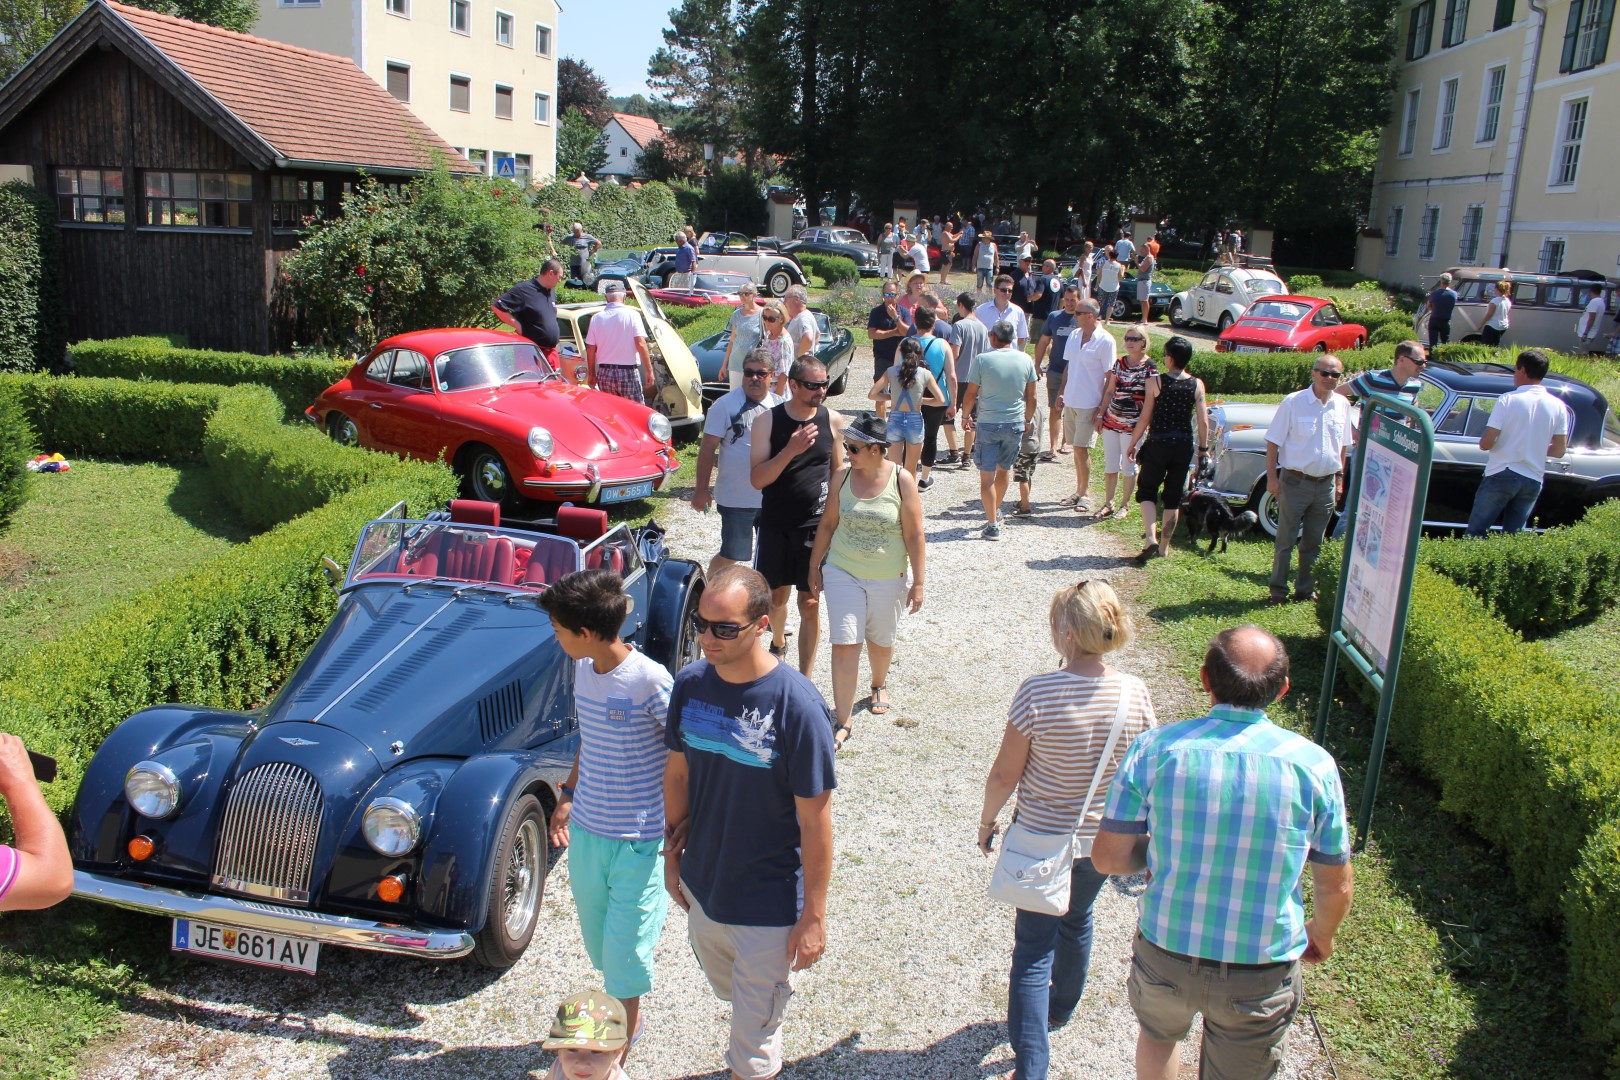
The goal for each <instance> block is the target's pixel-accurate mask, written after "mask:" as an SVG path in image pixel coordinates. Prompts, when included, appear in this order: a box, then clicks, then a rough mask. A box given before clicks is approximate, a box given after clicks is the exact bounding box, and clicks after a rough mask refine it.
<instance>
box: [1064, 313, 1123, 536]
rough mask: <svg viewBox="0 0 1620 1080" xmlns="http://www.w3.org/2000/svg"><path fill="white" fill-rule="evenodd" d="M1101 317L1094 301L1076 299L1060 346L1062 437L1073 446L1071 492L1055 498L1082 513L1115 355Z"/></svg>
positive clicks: (1111, 339)
mask: <svg viewBox="0 0 1620 1080" xmlns="http://www.w3.org/2000/svg"><path fill="white" fill-rule="evenodd" d="M1101 317H1102V307H1101V306H1100V305H1099V304H1098V303H1097V301H1095V300H1082V301H1080V303H1079V304H1078V305H1076V306H1075V315H1074V324H1075V328H1074V329H1073V330H1072V331H1070V333H1069V342H1068V344H1067V345H1065V346H1064V347H1063V356H1064V359H1065V360H1066V361H1067V368H1068V370H1067V371H1066V372H1064V376H1063V437H1064V439H1065V440H1067V442H1068V444H1069V445H1070V446H1071V447H1073V448H1074V494H1073V495H1068V496H1065V497H1064V498H1063V499H1061V500H1059V505H1060V506H1072V507H1074V508H1075V509H1076V510H1077V511H1079V512H1080V513H1082V514H1086V513H1090V512H1091V507H1090V506H1088V505H1087V504H1086V490H1087V489H1088V488H1089V487H1090V486H1091V448H1092V447H1093V446H1095V445H1097V423H1098V420H1099V419H1100V418H1101V415H1102V408H1101V406H1102V403H1103V399H1102V391H1103V382H1104V381H1105V380H1107V378H1108V372H1109V371H1110V370H1112V369H1113V366H1114V361H1115V359H1117V357H1118V353H1117V351H1116V349H1115V346H1114V335H1112V334H1110V333H1109V332H1108V331H1106V330H1104V329H1103V328H1102V326H1101V325H1100V323H1101Z"/></svg>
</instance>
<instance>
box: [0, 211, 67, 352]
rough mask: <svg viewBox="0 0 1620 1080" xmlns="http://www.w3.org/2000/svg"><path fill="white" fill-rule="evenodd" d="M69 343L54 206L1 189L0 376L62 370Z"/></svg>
mask: <svg viewBox="0 0 1620 1080" xmlns="http://www.w3.org/2000/svg"><path fill="white" fill-rule="evenodd" d="M66 341H67V316H66V314H65V312H64V311H63V309H62V270H61V260H60V257H59V256H58V254H57V231H56V204H55V203H54V202H53V201H52V200H51V199H50V198H49V197H47V196H46V195H44V194H42V193H41V192H40V191H39V190H38V189H37V188H35V187H33V186H32V185H30V184H25V183H23V182H22V181H20V180H13V181H11V182H10V183H7V184H0V371H60V370H61V369H62V346H63V345H64V344H65V343H66Z"/></svg>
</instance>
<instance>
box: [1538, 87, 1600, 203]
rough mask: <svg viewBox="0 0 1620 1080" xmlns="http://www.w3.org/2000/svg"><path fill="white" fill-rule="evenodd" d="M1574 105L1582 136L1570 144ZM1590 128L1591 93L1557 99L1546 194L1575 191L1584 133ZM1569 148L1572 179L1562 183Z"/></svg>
mask: <svg viewBox="0 0 1620 1080" xmlns="http://www.w3.org/2000/svg"><path fill="white" fill-rule="evenodd" d="M1576 105H1580V106H1581V107H1582V109H1581V132H1580V136H1579V137H1578V138H1577V139H1575V141H1574V142H1573V143H1571V142H1570V140H1569V137H1568V135H1569V121H1570V113H1571V112H1573V111H1574V108H1575V106H1576ZM1591 125H1592V92H1591V90H1582V91H1580V92H1579V93H1574V94H1566V95H1565V96H1564V97H1562V98H1559V99H1558V126H1557V127H1555V128H1553V144H1552V154H1551V157H1550V160H1549V161H1548V162H1547V193H1548V194H1549V195H1551V194H1555V193H1557V194H1566V193H1573V192H1574V191H1576V190H1577V188H1578V187H1579V184H1580V179H1581V151H1582V150H1583V149H1584V148H1585V145H1586V131H1587V129H1588V128H1589V127H1591ZM1571 146H1573V147H1574V150H1575V169H1574V175H1573V176H1571V177H1570V179H1569V180H1568V181H1567V182H1566V181H1565V180H1564V179H1563V174H1564V157H1565V152H1566V150H1568V149H1569V148H1570V147H1571Z"/></svg>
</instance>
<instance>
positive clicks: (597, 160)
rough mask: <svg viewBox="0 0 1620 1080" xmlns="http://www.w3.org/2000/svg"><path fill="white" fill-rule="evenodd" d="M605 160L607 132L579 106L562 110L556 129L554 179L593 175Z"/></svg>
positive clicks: (587, 177)
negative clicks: (560, 120) (592, 120)
mask: <svg viewBox="0 0 1620 1080" xmlns="http://www.w3.org/2000/svg"><path fill="white" fill-rule="evenodd" d="M606 164H607V136H605V135H604V134H602V131H601V129H600V128H598V127H597V126H596V125H595V124H593V123H592V122H591V118H590V117H588V116H586V115H585V113H584V112H583V111H581V110H579V109H569V110H568V111H567V112H565V113H563V117H562V127H561V128H559V129H558V131H557V179H559V180H573V179H575V178H577V177H578V176H579V175H580V174H581V173H583V174H584V175H585V177H586V179H590V178H591V177H594V176H595V175H596V174H597V173H598V172H600V171H601V170H602V166H604V165H606Z"/></svg>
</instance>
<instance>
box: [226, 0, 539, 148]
mask: <svg viewBox="0 0 1620 1080" xmlns="http://www.w3.org/2000/svg"><path fill="white" fill-rule="evenodd" d="M560 11H561V7H560V5H559V4H558V3H557V0H259V21H258V22H257V23H256V24H254V27H253V32H254V33H255V34H257V35H259V36H260V37H267V38H273V39H275V40H278V41H285V42H289V43H290V44H293V45H302V46H304V47H306V48H310V49H317V50H319V51H321V52H327V53H337V54H338V55H340V56H347V57H349V58H350V59H352V60H353V61H354V62H355V65H356V66H358V67H359V68H360V70H361V71H364V72H365V73H366V74H367V75H370V76H371V77H372V78H373V79H375V80H376V81H377V82H379V83H381V84H382V85H383V86H385V87H387V88H388V91H389V92H390V93H392V94H393V95H394V96H395V97H397V98H399V99H400V100H401V101H403V102H405V103H406V104H408V105H409V106H410V107H411V111H412V112H413V113H415V114H416V115H417V116H418V117H419V118H420V119H421V120H422V121H423V122H424V123H426V124H427V125H428V126H429V127H430V128H432V129H433V130H434V131H436V132H438V133H439V134H440V135H441V136H443V138H444V140H445V141H446V142H448V143H449V144H450V145H451V146H453V147H455V148H456V149H458V150H460V151H461V152H462V153H463V154H465V155H466V156H467V158H468V160H470V161H472V162H473V163H474V164H477V165H480V166H482V167H483V169H484V170H485V172H488V173H491V174H493V173H496V172H497V171H500V170H499V168H498V165H497V163H498V161H499V160H500V159H502V158H511V159H513V160H512V166H511V168H512V171H513V173H514V174H515V177H516V178H517V179H520V180H529V179H535V180H539V179H545V178H548V177H550V176H552V175H553V174H555V173H556V171H557V127H556V101H557V55H558V53H557V17H558V14H559V13H560Z"/></svg>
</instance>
